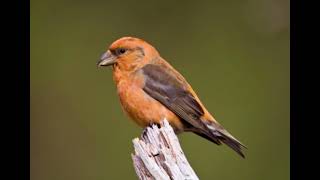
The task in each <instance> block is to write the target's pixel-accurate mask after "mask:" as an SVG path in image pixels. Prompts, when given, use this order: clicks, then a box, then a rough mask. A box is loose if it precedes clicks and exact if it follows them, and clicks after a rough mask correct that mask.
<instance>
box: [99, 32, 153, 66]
mask: <svg viewBox="0 0 320 180" xmlns="http://www.w3.org/2000/svg"><path fill="white" fill-rule="evenodd" d="M157 57H159V53H158V51H157V50H156V49H155V48H154V47H153V46H151V45H150V44H149V43H147V42H146V41H144V40H141V39H139V38H134V37H123V38H120V39H118V40H116V41H115V42H113V43H112V44H111V45H110V46H109V48H108V50H107V51H106V52H105V53H103V54H102V56H101V58H100V60H99V62H98V66H110V65H113V66H119V67H120V68H121V69H124V70H134V69H136V68H139V67H141V66H143V65H145V64H147V63H149V62H150V61H152V60H153V59H155V58H157Z"/></svg>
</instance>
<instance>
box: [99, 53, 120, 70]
mask: <svg viewBox="0 0 320 180" xmlns="http://www.w3.org/2000/svg"><path fill="white" fill-rule="evenodd" d="M116 60H117V58H116V57H115V56H114V55H113V54H112V53H111V52H110V51H109V50H108V51H107V52H105V53H103V54H102V56H101V58H100V60H99V61H98V63H97V66H98V67H100V66H110V65H113V64H114V63H116Z"/></svg>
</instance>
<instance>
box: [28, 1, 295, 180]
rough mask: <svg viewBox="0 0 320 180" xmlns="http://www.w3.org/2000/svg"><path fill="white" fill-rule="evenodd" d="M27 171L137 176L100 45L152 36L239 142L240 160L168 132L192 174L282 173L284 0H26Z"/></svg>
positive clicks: (277, 176) (80, 178)
mask: <svg viewBox="0 0 320 180" xmlns="http://www.w3.org/2000/svg"><path fill="white" fill-rule="evenodd" d="M30 16H31V32H30V35H31V74H30V76H31V94H30V96H31V134H30V136H31V154H30V156H31V157H30V158H31V167H30V171H31V179H32V180H43V179H45V180H56V179H59V180H70V179H77V180H87V179H95V180H102V179H137V177H136V175H135V172H134V169H133V166H132V161H131V156H130V153H131V152H132V151H133V148H132V142H131V140H132V139H133V138H134V137H136V136H139V135H140V133H141V128H139V127H137V126H136V125H135V124H134V123H133V122H132V121H130V120H129V119H128V118H127V117H126V116H125V115H124V113H123V112H122V110H121V107H120V103H119V101H118V97H117V93H116V89H115V86H114V83H113V81H112V76H111V69H109V68H103V69H98V68H97V67H96V62H97V60H98V59H99V57H100V55H101V54H102V53H103V52H104V51H105V50H106V49H107V47H108V46H109V44H110V43H112V42H113V41H114V40H116V39H118V38H120V37H122V36H136V37H140V38H142V39H145V40H146V41H148V42H150V43H151V44H152V45H154V46H155V47H156V48H157V49H158V50H159V51H160V53H161V55H162V57H164V58H165V59H167V60H168V61H169V62H170V63H171V64H172V65H173V66H174V67H175V68H176V69H177V70H179V71H180V72H181V73H182V74H183V75H184V76H185V77H186V79H187V80H188V81H189V83H190V84H192V86H193V87H194V89H195V91H196V92H197V93H198V95H199V97H200V98H201V100H202V101H203V103H204V104H205V105H206V107H207V108H208V110H209V111H210V112H212V114H213V115H214V116H215V117H216V119H217V120H218V121H219V122H220V123H221V124H222V125H223V126H224V127H225V128H226V129H227V130H229V131H230V132H231V133H232V134H233V135H234V136H235V137H237V138H238V139H239V140H240V141H242V142H243V143H244V144H245V145H247V146H248V150H247V151H246V152H245V154H246V156H247V158H246V159H241V158H240V157H239V156H238V155H237V154H236V153H234V152H233V151H232V150H231V149H229V148H228V147H227V146H217V145H215V144H212V143H210V142H208V141H206V140H205V139H201V138H199V137H198V136H195V135H193V134H190V133H184V134H181V135H180V136H179V138H180V140H181V145H182V147H183V149H184V152H185V153H186V155H187V158H188V159H189V161H190V163H191V165H192V166H193V168H194V169H195V171H196V172H197V174H198V175H199V177H200V179H228V180H229V179H230V180H231V179H234V180H241V179H244V180H256V179H259V180H270V179H272V180H284V179H289V162H290V161H289V156H290V152H289V146H290V144H289V96H290V92H289V65H290V63H289V34H290V32H289V1H288V0H285V1H282V0H246V1H239V0H230V1H218V0H215V1H213V0H212V1H179V2H178V1H153V0H151V1H150V0H148V1H147V0H144V1H124V0H122V1H99V0H92V1H84V0H80V1H71V0H63V1H62V0H31V15H30Z"/></svg>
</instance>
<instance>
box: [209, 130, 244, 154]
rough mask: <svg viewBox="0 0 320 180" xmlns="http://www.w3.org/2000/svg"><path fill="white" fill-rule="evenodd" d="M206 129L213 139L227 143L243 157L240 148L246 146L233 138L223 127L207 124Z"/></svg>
mask: <svg viewBox="0 0 320 180" xmlns="http://www.w3.org/2000/svg"><path fill="white" fill-rule="evenodd" d="M207 127H208V130H209V131H210V132H211V134H212V136H213V137H211V138H213V139H218V140H219V141H222V142H223V143H224V144H226V145H228V146H229V147H230V148H231V149H233V150H234V151H236V152H237V153H238V154H239V155H240V156H241V157H243V158H245V156H244V154H243V152H242V148H243V147H244V148H247V147H246V146H245V145H243V144H242V143H241V142H240V141H238V140H237V139H236V138H234V137H233V136H232V135H231V134H230V133H229V132H228V131H226V130H225V129H223V127H221V126H220V125H214V124H207Z"/></svg>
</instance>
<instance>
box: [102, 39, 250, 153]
mask: <svg viewBox="0 0 320 180" xmlns="http://www.w3.org/2000/svg"><path fill="white" fill-rule="evenodd" d="M97 65H98V66H112V69H113V79H114V81H115V83H116V87H117V92H118V95H119V97H120V102H121V105H122V108H123V109H124V111H125V112H126V113H127V114H128V116H129V117H130V118H131V119H133V120H134V121H135V122H136V123H137V124H138V125H139V126H141V127H146V126H149V125H151V124H160V121H161V120H163V119H164V118H166V119H167V120H168V121H169V123H170V125H171V126H172V127H173V129H174V130H175V132H176V133H177V134H179V133H181V132H193V133H195V134H197V135H199V136H201V137H203V138H206V139H207V140H209V141H211V142H214V143H215V144H218V145H220V144H221V142H223V143H225V144H226V145H228V146H229V147H230V148H232V149H233V150H235V151H236V152H237V153H238V154H239V155H241V156H242V157H243V158H244V154H243V152H242V147H245V146H244V145H243V144H242V143H241V142H239V141H238V140H237V139H236V138H234V137H233V136H232V135H231V134H230V133H229V132H228V131H226V130H225V129H224V128H223V127H222V126H221V125H220V124H219V123H218V122H217V121H216V120H215V119H214V118H213V116H212V115H211V114H210V113H209V112H208V110H207V109H206V108H205V107H204V105H203V104H202V103H201V101H200V99H199V98H198V96H197V95H196V93H195V92H194V90H193V89H192V87H191V86H190V85H189V83H188V82H187V81H186V80H185V78H184V77H183V76H182V75H181V74H180V73H179V72H178V71H177V70H175V69H174V68H173V67H172V66H171V65H170V64H169V63H168V62H167V61H166V60H164V59H163V58H162V57H161V56H160V54H159V52H158V51H157V50H156V49H155V48H154V47H153V46H152V45H150V44H149V43H147V42H146V41H144V40H142V39H139V38H134V37H123V38H120V39H118V40H116V41H115V42H113V43H112V44H111V45H110V47H109V48H108V50H107V51H106V52H105V53H104V54H103V55H102V56H101V59H100V60H99V62H98V64H97Z"/></svg>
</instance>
